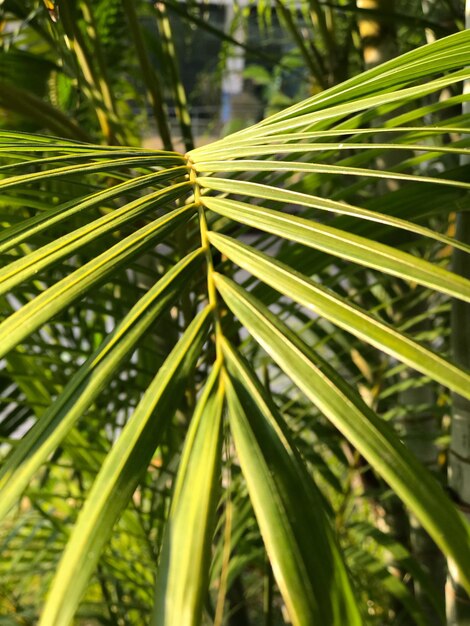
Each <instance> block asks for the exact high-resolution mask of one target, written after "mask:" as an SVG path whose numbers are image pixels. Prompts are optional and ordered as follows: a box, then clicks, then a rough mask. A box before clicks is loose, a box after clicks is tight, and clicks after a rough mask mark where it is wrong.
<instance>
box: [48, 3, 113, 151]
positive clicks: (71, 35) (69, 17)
mask: <svg viewBox="0 0 470 626" xmlns="http://www.w3.org/2000/svg"><path fill="white" fill-rule="evenodd" d="M60 15H61V21H62V24H63V26H64V31H65V36H66V37H65V39H66V43H67V46H68V48H69V50H70V51H71V52H72V54H73V55H74V57H75V59H76V62H77V68H79V72H78V74H81V75H82V76H83V78H84V81H85V84H84V89H85V91H87V92H88V93H89V96H90V99H91V100H92V102H93V103H94V105H95V107H96V117H97V118H98V123H99V125H100V128H101V132H102V133H103V136H104V138H105V140H106V141H107V142H108V143H110V144H112V143H115V135H114V130H113V128H112V126H113V125H112V121H111V120H112V118H113V115H112V113H113V112H112V110H110V109H109V108H108V106H107V103H106V99H105V97H104V94H103V91H102V89H103V84H104V82H105V81H104V80H100V79H99V77H98V76H97V75H96V72H95V69H94V67H93V61H92V59H91V58H90V54H89V51H88V50H87V47H86V42H85V40H84V37H83V34H82V32H81V30H80V27H79V25H78V24H77V22H76V15H75V14H74V12H73V8H72V7H71V5H70V3H67V2H63V3H61V5H60ZM108 104H109V102H108Z"/></svg>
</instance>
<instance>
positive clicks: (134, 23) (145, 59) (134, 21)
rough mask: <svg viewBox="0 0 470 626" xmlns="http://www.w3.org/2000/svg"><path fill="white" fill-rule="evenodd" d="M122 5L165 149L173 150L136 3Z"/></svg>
mask: <svg viewBox="0 0 470 626" xmlns="http://www.w3.org/2000/svg"><path fill="white" fill-rule="evenodd" d="M122 5H123V8H124V12H125V14H126V18H127V21H128V24H129V29H130V33H131V37H132V39H133V41H134V45H135V50H136V53H137V57H138V59H139V64H140V69H141V71H142V78H143V80H144V82H145V86H146V88H147V92H148V97H149V100H150V103H151V105H152V110H153V115H154V117H155V121H156V123H157V128H158V131H159V133H160V137H161V140H162V143H163V147H164V148H165V150H173V142H172V140H171V134H170V128H169V125H168V117H167V114H166V113H165V109H164V106H163V90H162V87H161V84H160V80H159V78H158V75H157V73H156V72H155V70H154V68H153V67H152V63H151V61H150V59H149V56H148V53H147V49H146V47H145V42H144V36H143V33H142V29H141V28H140V24H139V18H138V16H137V13H136V10H135V4H134V1H133V0H122Z"/></svg>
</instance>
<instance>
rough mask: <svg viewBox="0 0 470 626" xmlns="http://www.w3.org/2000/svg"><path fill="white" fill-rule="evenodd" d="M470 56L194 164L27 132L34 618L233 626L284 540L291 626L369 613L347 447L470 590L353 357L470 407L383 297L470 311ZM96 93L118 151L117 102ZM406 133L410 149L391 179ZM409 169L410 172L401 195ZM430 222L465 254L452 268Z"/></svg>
mask: <svg viewBox="0 0 470 626" xmlns="http://www.w3.org/2000/svg"><path fill="white" fill-rule="evenodd" d="M124 4H126V3H124ZM129 4H130V3H129ZM70 27H72V25H71V26H70ZM137 40H138V34H137V33H136V41H137ZM77 45H79V44H77ZM469 49H470V36H469V35H468V32H462V33H458V34H456V35H452V36H450V37H448V38H445V39H442V40H439V41H436V42H434V43H432V44H430V45H428V46H426V47H423V48H419V49H417V50H414V51H413V52H410V53H408V54H406V55H404V56H402V57H400V58H398V59H395V60H392V61H389V62H388V63H386V64H384V65H382V66H380V67H377V68H374V69H371V70H369V71H368V72H366V73H364V74H362V75H360V76H358V77H355V78H352V79H350V80H348V81H346V82H345V83H343V84H341V85H339V86H336V87H332V88H330V89H328V90H326V91H323V92H321V93H319V94H317V95H315V96H313V97H311V98H309V99H308V100H306V101H304V102H301V103H299V104H297V105H294V106H293V107H291V108H289V109H287V110H285V111H282V112H280V113H278V114H276V115H273V116H271V117H270V118H267V119H265V120H263V121H262V122H260V123H259V124H257V125H255V126H252V127H250V128H248V129H244V130H242V131H240V132H238V133H235V134H233V135H230V136H228V137H226V138H224V139H221V140H219V141H217V142H214V143H212V144H209V145H206V146H203V147H200V148H197V149H193V150H190V151H188V152H186V153H184V154H183V153H179V152H175V151H170V150H143V149H141V148H136V147H121V146H116V145H106V146H105V145H97V144H92V143H81V142H79V141H75V140H74V139H71V138H70V136H69V138H68V139H58V138H53V137H48V136H44V135H32V134H24V133H20V132H16V131H10V132H7V131H5V132H2V134H1V146H0V149H1V151H2V153H3V156H4V158H5V165H4V166H2V172H3V174H4V175H5V176H4V177H3V178H2V180H1V181H0V188H1V194H2V195H1V198H2V216H3V220H4V221H5V222H6V223H7V224H8V227H7V228H6V229H5V230H4V231H3V233H2V234H1V235H0V250H1V253H2V254H3V255H4V258H5V261H6V262H5V265H4V267H3V268H2V270H0V285H1V289H2V298H3V299H2V305H3V306H2V309H3V317H4V319H3V321H2V323H1V324H0V338H1V351H2V357H3V358H4V364H5V367H4V370H3V375H2V379H1V380H2V387H3V390H4V391H5V397H6V398H7V399H8V400H9V404H8V409H7V411H6V413H5V414H4V419H3V421H2V437H3V441H4V443H5V445H6V448H7V450H6V453H5V461H4V463H3V465H2V468H1V471H0V488H1V490H2V497H1V499H0V516H1V518H2V520H3V531H2V543H3V548H4V551H5V554H6V557H7V558H6V559H5V563H6V566H7V567H8V568H9V569H10V572H9V575H8V584H7V585H6V591H5V594H6V596H7V598H6V600H7V601H8V603H9V604H8V606H9V607H10V613H11V614H12V615H13V614H14V613H16V614H17V615H18V616H19V618H21V619H23V620H28V619H29V620H30V621H31V620H32V621H35V620H36V618H37V614H38V612H39V611H41V622H40V623H41V624H42V625H43V626H46V625H47V626H52V625H54V624H57V625H59V624H60V625H63V624H68V623H70V622H71V620H72V619H73V616H74V614H75V612H76V611H77V609H78V610H79V613H78V615H79V616H82V617H85V618H88V619H90V618H95V619H97V620H101V622H102V623H104V622H106V620H107V621H108V623H118V624H120V623H129V624H131V623H142V622H147V621H150V622H151V623H154V624H197V623H201V619H202V617H201V616H202V615H203V613H204V615H205V616H206V617H207V619H209V620H210V619H212V620H215V623H218V624H220V623H221V620H222V616H223V614H224V604H228V605H230V604H231V602H230V598H229V599H228V600H227V602H225V596H226V595H227V591H228V589H229V588H230V585H231V582H232V581H233V580H234V578H236V577H237V576H239V575H240V572H242V573H243V576H244V579H245V581H249V582H250V581H251V582H253V584H254V585H256V584H259V580H260V579H261V580H262V579H263V576H262V575H260V571H262V569H263V568H264V567H265V560H266V557H265V555H267V559H268V560H269V563H270V566H271V567H272V573H273V577H272V576H271V574H270V569H269V568H267V573H266V576H265V583H266V588H267V590H268V592H269V593H268V597H270V598H271V599H270V600H269V601H268V606H267V608H266V609H265V616H269V615H270V614H271V613H272V610H278V606H279V605H280V604H283V605H285V607H286V610H287V612H288V614H289V618H290V619H291V621H292V623H294V624H306V625H307V624H315V623H320V624H343V623H348V624H356V623H357V624H359V623H362V622H365V621H367V620H368V619H370V617H369V616H368V607H367V605H365V604H364V603H363V602H361V600H362V599H363V598H364V587H363V586H361V584H362V583H361V580H360V579H357V580H356V578H355V577H354V576H352V575H351V571H352V572H354V570H355V568H356V570H358V571H359V570H360V569H361V566H360V563H361V562H364V561H363V560H362V561H361V559H364V557H366V556H367V548H366V547H365V546H363V547H362V549H361V550H359V551H358V550H357V549H356V551H355V552H353V554H348V550H347V546H348V543H346V542H347V541H349V545H354V542H352V543H351V541H352V537H353V536H354V534H355V536H356V538H357V537H359V536H360V537H362V538H363V540H364V541H365V539H364V538H365V537H367V536H368V534H371V533H370V528H369V529H367V524H366V530H364V529H363V530H362V535H361V534H360V533H361V531H360V529H359V528H358V523H357V519H358V517H360V513H361V511H362V513H363V517H367V516H368V511H367V504H365V503H364V502H363V501H361V504H360V505H358V504H357V503H356V504H350V501H351V499H354V498H355V496H356V495H357V494H356V493H355V491H354V489H353V487H352V486H351V484H349V483H351V478H352V476H353V475H354V474H357V472H358V471H359V472H361V473H363V469H362V470H361V469H359V470H358V468H354V469H353V472H351V471H348V473H347V477H346V478H345V474H344V467H345V466H347V464H348V463H347V462H346V460H345V457H344V446H343V447H342V445H343V443H344V441H346V442H347V444H348V446H349V452H352V454H353V456H355V455H359V457H356V458H361V459H365V462H366V463H367V464H369V465H370V467H371V468H373V471H374V472H375V473H376V474H377V475H378V476H380V477H381V479H383V480H384V481H385V482H386V483H387V484H388V485H389V486H390V488H391V489H392V490H393V491H394V492H395V493H396V494H397V495H398V497H399V498H400V499H401V500H402V501H403V502H404V503H405V505H406V506H407V507H408V508H409V510H410V511H411V512H412V513H413V515H414V516H416V518H417V519H418V520H419V522H420V523H421V524H422V525H423V527H424V528H425V529H426V530H427V531H428V532H429V534H430V535H431V537H433V539H434V540H435V542H436V543H437V544H438V546H439V547H440V548H441V550H442V551H443V552H444V553H445V554H446V555H447V556H448V557H450V558H451V559H452V560H453V561H454V562H455V564H456V568H458V569H459V570H460V574H461V581H462V585H463V586H464V587H465V588H466V589H467V590H468V589H470V580H469V579H468V571H469V567H468V566H469V563H470V548H469V541H468V540H469V528H468V524H467V523H466V522H465V521H464V520H463V519H462V518H461V517H460V515H459V514H458V513H457V511H456V510H455V509H454V506H453V504H452V502H451V501H450V500H449V498H448V497H447V496H446V495H445V493H444V491H443V490H442V488H441V487H440V486H439V484H438V482H437V481H436V480H435V478H433V477H432V476H431V475H430V474H429V473H428V472H427V470H425V469H424V468H423V467H422V465H421V464H420V463H419V462H418V461H417V460H416V458H415V457H414V456H413V454H412V453H410V451H409V450H408V449H407V448H406V447H405V446H404V445H403V444H402V443H401V442H400V440H399V438H398V437H397V435H396V434H395V432H394V430H393V429H392V428H391V427H390V426H389V425H388V424H387V423H386V421H384V420H383V419H382V418H381V417H379V416H378V415H377V412H376V410H374V409H376V407H375V406H374V402H369V401H367V398H365V397H364V393H363V394H362V395H361V393H360V390H361V389H363V387H361V384H360V383H361V382H362V380H360V381H359V384H358V380H357V373H356V374H354V373H353V372H354V364H355V363H360V362H361V361H360V358H359V357H360V354H361V353H363V354H366V355H367V357H368V358H369V354H370V355H371V356H370V359H371V362H373V361H374V359H375V360H377V359H380V355H381V354H382V353H385V354H387V355H389V356H390V357H392V358H393V359H396V361H397V362H400V363H403V364H404V365H405V366H407V367H411V368H413V369H415V370H416V371H418V372H420V373H421V374H422V375H423V376H425V377H427V378H430V379H432V380H434V381H435V382H436V384H439V385H441V386H443V387H445V388H447V389H450V390H451V391H453V392H455V393H457V394H459V395H460V396H462V397H465V398H467V399H468V398H469V395H470V393H469V391H468V390H469V388H470V386H469V384H468V383H469V380H470V377H469V375H468V373H467V372H466V371H465V370H464V369H462V368H460V367H458V366H457V365H456V364H454V363H452V362H451V361H449V360H448V359H446V358H445V355H444V356H442V355H439V354H437V353H436V352H433V351H431V350H430V349H429V348H427V347H425V346H424V344H423V343H420V342H418V341H416V340H414V339H412V338H411V337H410V336H408V335H407V334H405V333H404V332H402V331H401V330H400V329H399V328H397V327H396V326H394V325H392V324H391V323H389V322H387V320H386V315H387V305H388V304H389V302H390V300H389V298H388V296H385V298H384V300H383V305H382V306H377V304H374V303H371V298H376V295H374V294H377V293H380V290H381V289H382V290H383V282H382V277H383V275H386V276H392V277H396V278H398V279H400V280H403V281H406V282H408V283H410V282H411V283H412V284H418V285H422V286H424V287H426V288H427V289H429V290H432V292H433V293H436V294H444V295H446V296H452V297H454V298H457V299H459V300H460V301H465V302H468V300H469V299H470V283H469V281H468V280H467V279H466V278H464V277H462V276H459V275H457V274H455V273H452V272H451V271H449V270H448V269H446V267H445V265H446V264H447V261H448V252H446V251H448V249H449V246H451V247H453V248H454V249H457V250H459V251H462V253H468V251H469V248H468V245H467V244H466V243H465V242H459V241H458V240H456V239H453V238H451V237H449V236H448V235H447V234H442V232H441V230H440V229H439V228H438V227H437V228H436V229H431V228H429V227H427V226H425V225H423V223H424V222H426V221H428V220H429V219H431V220H433V221H434V223H435V224H436V226H438V224H439V220H442V219H443V218H446V219H447V217H448V215H449V214H450V213H452V211H453V210H454V207H455V206H457V205H458V204H459V203H460V204H462V205H464V203H465V198H466V194H467V195H468V183H467V182H466V180H465V171H464V169H463V168H459V167H454V165H453V163H452V161H450V160H446V159H445V158H443V157H447V156H449V155H450V156H452V155H455V156H460V155H466V154H468V148H466V145H467V143H466V141H465V139H462V138H461V136H462V134H463V133H464V132H465V119H464V118H462V117H459V116H457V117H454V118H450V119H448V120H446V122H445V123H441V124H440V125H429V124H424V123H423V119H424V117H425V116H426V119H428V116H429V115H432V114H433V112H434V111H435V110H439V109H440V108H445V107H450V106H452V105H453V104H454V103H455V101H458V102H460V101H461V100H462V96H461V95H459V94H458V91H456V95H455V96H454V97H453V98H451V99H449V100H447V101H446V102H444V103H439V104H438V105H436V104H423V103H422V102H423V100H422V99H423V97H424V96H427V95H429V94H432V93H434V92H436V91H439V90H440V89H442V88H443V87H444V86H446V87H449V88H450V89H452V88H454V87H455V88H456V89H457V86H458V85H459V84H460V83H461V82H462V81H463V80H465V79H467V78H468V71H467V70H465V69H463V68H464V65H465V62H466V59H467V58H468V52H469ZM142 54H143V52H142ZM142 58H143V57H142ZM90 81H91V82H92V83H93V81H92V80H91V79H90ZM150 81H152V79H150ZM149 84H150V85H152V84H153V86H154V87H155V83H154V82H150V83H149ZM90 93H91V92H90ZM93 97H94V98H95V100H94V102H96V105H97V109H96V111H97V120H98V122H99V123H101V124H104V126H103V132H104V130H106V133H109V136H108V138H109V139H110V140H113V141H114V139H116V137H117V136H118V135H119V133H120V131H119V125H118V124H117V122H116V124H115V125H113V121H112V120H113V119H114V118H113V114H112V110H113V105H112V103H111V102H108V101H107V98H106V97H105V94H103V93H101V94H95V95H94V96H93ZM90 98H91V96H90ZM182 106H183V104H182ZM100 107H101V108H100ZM103 109H105V110H106V111H107V114H106V115H100V114H99V111H100V110H101V111H102V110H103ZM108 113H109V115H108ZM384 113H386V114H387V119H386V122H385V127H384V128H383V129H382V131H381V132H383V133H384V136H387V137H390V139H389V140H387V141H384V142H382V143H380V144H378V143H376V142H374V141H373V137H374V134H375V133H376V128H374V127H373V120H374V119H376V118H378V117H382V116H383V115H384ZM157 117H158V113H157ZM109 120H111V123H108V121H109ZM181 120H182V122H183V123H184V116H183V115H182V116H181ZM447 137H450V139H451V142H450V143H447V142H446V143H445V142H444V139H445V138H447ZM397 148H398V149H399V150H400V152H401V151H403V150H406V153H407V156H406V158H405V159H402V160H401V161H400V162H399V163H398V164H397V165H396V166H394V167H393V169H391V170H390V171H387V170H384V171H381V170H378V169H375V167H374V160H375V159H376V157H377V155H379V154H385V153H387V151H394V150H397ZM449 164H450V165H449ZM419 170H420V171H419ZM388 179H394V180H399V181H400V183H401V188H400V189H398V190H397V191H394V192H389V193H385V194H382V195H380V196H378V197H375V193H376V192H377V187H376V186H375V185H374V181H380V180H388ZM416 236H418V237H419V238H420V240H419V241H431V242H432V243H433V245H434V244H436V245H437V244H439V245H440V250H441V256H440V258H439V259H438V261H437V262H434V263H432V262H430V261H429V260H427V255H428V250H429V247H426V246H421V247H420V245H419V243H418V244H416ZM442 250H443V252H442ZM240 270H242V271H240ZM371 294H372V296H371ZM345 296H346V297H345ZM376 302H377V300H376ZM439 302H440V301H439V300H436V303H437V304H436V306H437V305H438V304H439ZM335 328H339V329H340V330H341V331H342V332H340V333H336V331H335V330H334V329H335ZM353 349H354V350H355V352H354V353H353ZM358 354H359V357H358ZM366 366H367V363H365V365H364V363H362V366H361V367H362V369H363V371H365V369H366ZM355 375H356V377H355ZM374 376H376V374H375V373H374ZM381 378H383V379H385V381H387V378H388V380H389V381H390V382H391V383H393V382H394V379H393V373H392V372H389V371H385V372H382V375H381ZM380 384H381V385H383V386H386V385H387V382H385V383H383V382H382V381H381V383H380ZM389 386H390V385H389ZM31 421H33V422H34V424H33V425H32V426H31ZM301 425H303V426H302V427H301ZM30 426H31V427H30ZM339 434H341V437H340V436H339ZM345 483H348V485H347V487H346V486H345ZM345 507H351V511H352V513H351V515H352V519H351V521H350V522H347V521H345V520H344V519H343V518H344V511H345V510H347V509H346V508H345ZM364 509H365V510H364ZM26 538H27V544H29V546H30V547H27V544H25V542H26ZM360 541H361V540H358V539H356V546H358V544H359V543H360ZM345 548H346V549H345ZM122 559H129V560H132V562H133V563H134V564H135V566H134V567H133V568H132V569H131V568H128V567H126V568H122V567H121V562H122ZM404 560H405V561H407V560H409V559H408V557H407V556H406V557H405V558H404ZM355 561H356V562H355ZM157 563H158V565H157ZM369 563H370V568H371V571H373V566H374V561H373V559H372V558H370V559H369ZM35 567H39V568H40V572H41V574H42V576H41V579H38V578H37V571H36V570H35V569H34V568H35ZM56 570H57V571H56ZM419 575H420V574H418V576H419ZM21 576H22V577H24V576H27V577H28V580H29V583H30V584H29V585H28V586H27V587H28V592H27V593H19V592H18V587H17V581H18V580H19V578H20V577H21ZM387 580H388V584H389V585H393V582H391V581H390V580H389V579H387ZM422 580H423V581H424V583H426V577H425V576H424V577H423V578H422ZM274 581H275V582H274ZM46 589H49V591H48V594H47V599H46V600H45V604H44V607H43V608H41V607H42V605H43V597H44V595H45V593H46ZM395 593H397V594H400V595H401V596H402V598H404V599H405V604H406V603H407V606H408V607H409V611H410V612H411V613H412V614H413V615H414V616H415V620H416V621H418V623H419V620H420V619H421V623H423V621H422V618H420V616H419V610H417V607H416V606H415V605H414V604H413V602H412V598H410V597H409V595H407V592H406V588H405V587H404V586H403V585H399V586H398V588H397V587H395ZM430 595H432V591H431V592H430ZM83 598H85V600H84V601H82V600H83ZM273 598H274V600H273ZM281 598H282V601H281ZM369 608H370V607H369ZM266 619H268V617H266ZM269 619H271V618H269ZM267 623H269V622H267Z"/></svg>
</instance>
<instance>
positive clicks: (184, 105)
mask: <svg viewBox="0 0 470 626" xmlns="http://www.w3.org/2000/svg"><path fill="white" fill-rule="evenodd" d="M155 10H156V12H157V25H158V31H159V33H160V37H161V41H162V46H163V53H164V56H165V61H166V65H167V71H168V74H169V76H170V83H171V88H172V90H173V95H174V98H175V106H176V115H177V118H178V121H179V125H180V128H181V136H182V139H183V143H184V147H185V149H186V150H187V151H189V150H192V149H193V148H194V140H193V133H192V130H191V117H190V115H189V110H188V101H187V98H186V91H185V88H184V85H183V83H182V81H181V76H180V71H179V68H178V59H177V57H176V50H175V45H174V43H173V35H172V32H171V24H170V20H169V18H168V12H167V10H166V7H165V5H164V4H163V3H162V2H157V3H156V4H155Z"/></svg>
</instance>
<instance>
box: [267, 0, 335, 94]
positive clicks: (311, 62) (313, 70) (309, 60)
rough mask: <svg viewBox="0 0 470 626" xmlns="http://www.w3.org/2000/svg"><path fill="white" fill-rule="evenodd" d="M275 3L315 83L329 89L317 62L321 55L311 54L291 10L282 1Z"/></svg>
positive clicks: (277, 0) (278, 0)
mask: <svg viewBox="0 0 470 626" xmlns="http://www.w3.org/2000/svg"><path fill="white" fill-rule="evenodd" d="M275 2H276V8H277V10H278V12H279V16H280V17H281V18H282V20H283V21H284V24H285V25H286V28H287V30H288V31H289V33H290V35H291V37H292V39H293V40H294V42H295V43H296V45H297V46H298V48H299V52H300V54H301V55H302V57H303V59H304V61H305V64H306V66H307V68H308V70H309V71H310V74H311V75H312V77H313V78H314V79H315V81H316V82H317V83H318V84H319V85H320V87H321V88H322V89H325V88H326V87H327V83H326V80H325V76H324V75H323V72H322V68H321V67H320V66H319V64H318V62H317V60H318V59H319V58H321V57H320V55H319V54H318V55H312V54H310V51H309V49H308V47H307V45H306V43H305V40H304V38H303V36H302V33H301V32H300V30H299V28H298V27H297V25H296V23H295V21H294V19H293V17H292V13H291V12H290V10H289V9H288V8H287V7H286V6H285V5H284V3H283V2H282V0H275ZM312 47H313V44H312ZM313 49H315V50H316V48H314V47H313Z"/></svg>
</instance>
